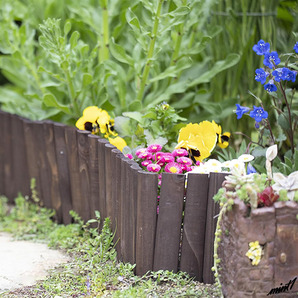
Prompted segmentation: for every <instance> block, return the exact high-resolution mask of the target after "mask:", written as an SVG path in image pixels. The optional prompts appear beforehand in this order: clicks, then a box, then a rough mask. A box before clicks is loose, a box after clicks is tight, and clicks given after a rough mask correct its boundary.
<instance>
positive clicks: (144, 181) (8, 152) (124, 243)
mask: <svg viewBox="0 0 298 298" xmlns="http://www.w3.org/2000/svg"><path fill="white" fill-rule="evenodd" d="M9 128H12V132H11V130H10V129H9ZM0 130H1V136H2V137H1V139H0V150H1V152H0V153H1V154H0V158H1V161H0V177H1V184H0V193H1V194H3V195H6V196H7V197H8V198H9V199H10V201H11V202H12V201H13V199H14V198H15V197H16V196H17V193H18V192H19V191H21V192H22V193H23V194H24V195H29V185H30V179H31V178H33V177H34V178H35V179H36V189H37V192H38V194H39V196H40V198H41V200H42V201H43V203H44V205H45V206H46V207H49V208H53V209H55V210H56V218H57V220H58V221H59V222H61V223H69V222H70V221H71V218H70V215H69V211H70V210H71V209H73V210H75V211H76V212H77V213H78V214H79V215H80V216H81V217H82V218H83V219H84V220H88V219H89V218H91V217H93V216H94V211H95V210H98V211H99V212H100V214H101V217H102V218H105V217H110V218H111V222H112V229H113V230H114V231H115V243H116V241H117V240H119V241H118V242H117V244H116V249H117V253H118V257H119V259H121V260H123V261H125V262H130V263H132V264H136V273H137V274H140V275H142V274H144V273H146V272H147V271H148V270H153V269H154V270H158V269H168V270H173V271H177V270H183V271H185V272H188V273H189V274H190V275H191V276H195V277H196V278H197V279H198V280H200V281H204V282H205V283H212V282H213V274H212V272H211V267H212V262H213V256H212V247H213V240H214V229H215V225H216V218H215V215H216V214H217V213H218V209H219V206H218V204H216V203H215V202H214V201H213V200H212V197H213V195H214V194H215V193H216V192H217V190H218V189H219V187H220V186H221V184H222V181H223V180H224V177H225V175H226V174H224V173H211V174H210V175H208V174H192V173H191V174H189V175H188V180H187V188H185V175H183V174H172V173H166V172H165V173H163V174H162V185H161V189H160V201H159V214H157V204H158V202H157V195H158V174H157V173H153V172H147V171H143V170H141V168H140V166H139V165H138V164H137V163H136V162H135V161H132V160H130V159H129V158H127V157H125V156H124V155H123V154H122V153H121V152H120V151H119V150H118V149H116V147H114V146H113V145H111V144H109V142H108V141H107V140H106V139H102V138H100V137H99V136H95V135H92V134H91V133H90V132H88V131H80V130H77V129H75V128H74V127H70V126H66V125H62V124H60V123H55V122H51V121H30V120H27V119H23V118H20V117H19V116H16V115H12V114H8V113H5V112H1V111H0ZM12 135H13V136H14V137H13V138H12Z"/></svg>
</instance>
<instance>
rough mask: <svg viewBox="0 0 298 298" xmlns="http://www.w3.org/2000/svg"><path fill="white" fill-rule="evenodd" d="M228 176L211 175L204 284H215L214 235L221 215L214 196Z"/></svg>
mask: <svg viewBox="0 0 298 298" xmlns="http://www.w3.org/2000/svg"><path fill="white" fill-rule="evenodd" d="M227 175H228V174H227V173H210V176H209V189H208V204H207V217H206V218H207V220H206V231H205V246H204V265H203V282H204V283H205V284H212V283H214V275H213V272H212V271H211V268H212V267H213V254H214V252H213V250H214V238H215V235H214V234H215V228H216V223H217V215H218V214H219V204H218V203H215V201H214V200H213V196H214V195H215V194H216V193H217V192H218V189H219V188H221V185H222V183H223V181H224V180H225V176H227Z"/></svg>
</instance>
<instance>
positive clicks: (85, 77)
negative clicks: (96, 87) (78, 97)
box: [83, 72, 93, 87]
mask: <svg viewBox="0 0 298 298" xmlns="http://www.w3.org/2000/svg"><path fill="white" fill-rule="evenodd" d="M92 79H93V77H92V75H91V74H90V73H86V72H85V73H84V74H83V87H86V86H88V85H90V84H91V83H92Z"/></svg>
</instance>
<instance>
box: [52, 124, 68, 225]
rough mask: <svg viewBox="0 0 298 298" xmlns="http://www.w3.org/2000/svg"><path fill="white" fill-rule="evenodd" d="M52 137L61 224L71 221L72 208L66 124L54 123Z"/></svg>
mask: <svg viewBox="0 0 298 298" xmlns="http://www.w3.org/2000/svg"><path fill="white" fill-rule="evenodd" d="M53 128H54V138H55V149H56V161H57V169H58V177H59V178H58V179H59V192H60V198H61V209H62V216H63V224H70V223H71V221H72V218H71V215H70V214H69V211H70V210H72V200H71V187H70V176H69V167H68V158H67V147H66V140H65V130H66V125H64V124H61V123H54V126H53Z"/></svg>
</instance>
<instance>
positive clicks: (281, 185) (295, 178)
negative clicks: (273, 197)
mask: <svg viewBox="0 0 298 298" xmlns="http://www.w3.org/2000/svg"><path fill="white" fill-rule="evenodd" d="M273 180H274V182H275V184H273V185H272V188H273V189H274V191H276V192H277V193H278V192H279V191H280V190H281V189H285V190H287V191H288V193H287V195H288V198H289V199H290V200H292V201H293V200H294V196H295V191H298V171H296V172H293V173H291V174H290V175H289V176H288V177H286V176H284V175H283V174H281V173H274V174H273Z"/></svg>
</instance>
